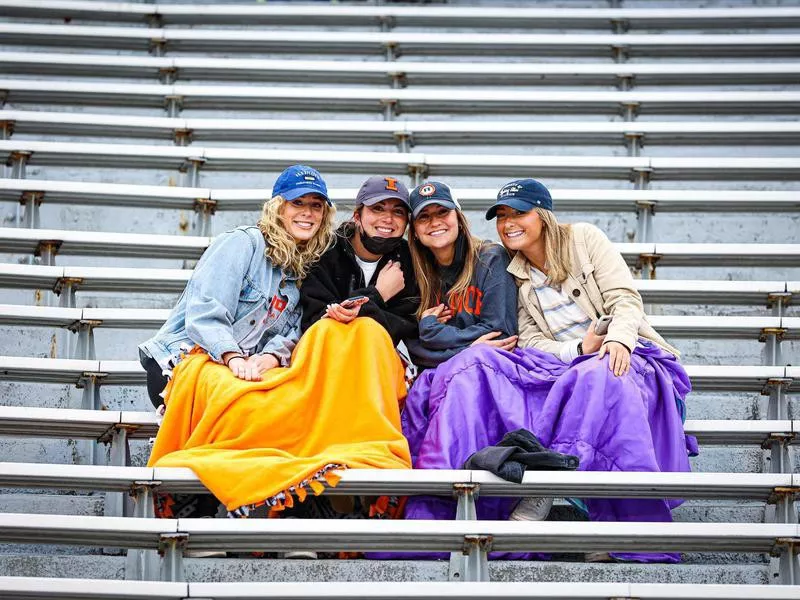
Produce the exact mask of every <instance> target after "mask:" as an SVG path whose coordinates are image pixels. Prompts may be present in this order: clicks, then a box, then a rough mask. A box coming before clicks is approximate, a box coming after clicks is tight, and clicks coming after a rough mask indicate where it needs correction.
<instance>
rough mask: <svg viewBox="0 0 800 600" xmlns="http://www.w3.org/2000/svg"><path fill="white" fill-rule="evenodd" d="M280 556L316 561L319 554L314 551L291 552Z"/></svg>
mask: <svg viewBox="0 0 800 600" xmlns="http://www.w3.org/2000/svg"><path fill="white" fill-rule="evenodd" d="M278 556H280V557H281V558H303V559H306V560H316V558H317V553H316V552H314V551H313V550H292V551H291V552H282V553H280V554H279V555H278Z"/></svg>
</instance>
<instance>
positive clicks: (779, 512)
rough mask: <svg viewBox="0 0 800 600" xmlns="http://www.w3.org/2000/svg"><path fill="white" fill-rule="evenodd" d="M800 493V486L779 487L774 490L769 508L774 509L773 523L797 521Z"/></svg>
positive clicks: (793, 522)
mask: <svg viewBox="0 0 800 600" xmlns="http://www.w3.org/2000/svg"><path fill="white" fill-rule="evenodd" d="M799 494H800V488H798V487H778V488H775V490H773V492H772V495H771V496H770V498H769V504H770V505H771V506H770V507H769V508H772V509H774V514H773V515H772V518H771V519H769V520H770V521H771V522H773V523H788V524H791V525H794V524H795V523H797V504H796V502H797V497H798V495H799Z"/></svg>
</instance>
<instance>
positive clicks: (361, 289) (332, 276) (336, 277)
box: [300, 222, 419, 345]
mask: <svg viewBox="0 0 800 600" xmlns="http://www.w3.org/2000/svg"><path fill="white" fill-rule="evenodd" d="M354 235H355V225H354V224H353V223H352V222H347V223H344V224H342V225H341V226H340V227H339V229H338V230H337V231H336V243H335V244H334V245H333V247H331V248H330V249H328V251H327V252H325V254H323V255H322V258H320V260H319V262H318V263H317V264H315V265H314V266H313V267H312V268H311V271H310V272H309V274H308V275H307V276H306V278H305V279H304V280H303V283H302V286H301V288H300V305H301V306H302V308H303V319H302V322H301V326H302V329H303V331H305V330H306V329H308V328H309V327H311V326H312V325H313V324H314V323H316V322H317V321H318V320H319V319H321V318H322V316H323V315H324V314H325V309H326V307H327V305H328V304H333V303H337V302H342V301H343V300H346V299H347V298H350V297H352V296H367V297H368V298H369V302H367V303H365V304H363V305H362V306H361V311H360V312H359V313H358V316H360V317H370V318H372V319H375V320H376V321H377V322H378V323H380V324H381V325H382V326H383V328H384V329H386V331H388V332H389V335H390V336H392V341H394V343H395V345H397V344H398V343H399V342H400V341H401V340H404V339H413V338H416V337H417V335H418V331H419V330H418V327H417V318H416V316H415V313H416V311H417V308H418V307H419V292H418V291H417V286H416V284H415V282H414V267H413V265H412V263H411V253H410V252H409V250H408V243H407V242H406V241H405V240H402V242H401V243H400V246H398V248H397V249H396V250H395V251H394V252H391V253H389V254H384V255H383V256H382V257H381V259H380V260H379V261H378V267H377V268H376V269H375V273H374V274H373V276H372V279H371V280H370V281H368V282H367V281H364V272H363V271H362V270H361V267H360V266H359V265H358V263H357V262H356V256H355V250H354V249H353V245H352V243H351V241H350V240H351V239H352V237H353V236H354ZM390 260H392V261H396V262H398V261H399V262H400V267H401V268H402V269H403V275H404V277H405V287H404V288H403V289H402V290H401V291H400V292H399V293H398V294H396V295H395V296H393V297H392V298H390V299H389V301H388V302H384V301H383V298H382V297H381V295H380V294H379V293H378V290H377V289H376V288H375V282H376V281H377V280H378V274H379V273H380V271H381V269H382V268H383V267H384V265H386V263H388V262H389V261H390Z"/></svg>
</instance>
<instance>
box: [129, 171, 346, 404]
mask: <svg viewBox="0 0 800 600" xmlns="http://www.w3.org/2000/svg"><path fill="white" fill-rule="evenodd" d="M335 212H336V209H335V208H334V206H333V203H332V202H331V201H330V199H329V198H328V191H327V187H326V185H325V181H324V180H323V179H322V176H321V175H320V174H319V172H318V171H316V170H315V169H312V168H310V167H306V166H303V165H295V166H292V167H289V168H288V169H286V170H285V171H284V172H283V173H282V174H281V175H280V177H278V179H277V181H276V182H275V186H274V187H273V190H272V198H271V199H270V200H268V201H267V202H265V203H264V207H263V210H262V214H261V219H260V220H259V222H258V226H257V227H256V226H243V227H237V228H236V229H234V230H232V231H228V232H226V233H223V234H222V235H220V236H219V237H218V238H217V239H216V240H215V241H214V243H213V244H212V245H211V246H210V247H209V248H208V250H206V252H205V253H204V254H203V257H202V258H201V259H200V262H198V264H197V267H196V268H195V269H194V272H193V273H192V276H191V279H189V283H187V284H186V289H184V291H183V294H181V297H180V299H179V300H178V303H177V305H176V306H175V308H174V309H173V310H172V313H170V316H169V318H168V319H167V321H166V323H164V325H163V326H162V327H161V329H160V330H159V332H158V333H157V334H156V335H155V337H153V338H151V339H150V340H148V341H146V342H145V343H143V344H141V345H140V346H139V359H140V361H141V363H142V366H143V367H144V368H145V370H146V372H147V391H148V394H149V396H150V401H151V402H152V403H153V405H154V406H155V407H157V408H159V410H163V408H160V407H163V404H164V400H163V398H162V392H163V390H164V387H165V386H166V385H167V382H168V379H167V378H168V376H171V373H172V369H173V367H175V366H176V365H177V363H178V362H179V361H180V360H181V357H182V355H184V354H185V353H187V352H189V351H190V350H191V349H192V348H193V347H195V346H199V347H200V348H201V349H203V350H204V351H205V352H207V353H208V355H209V356H210V357H211V359H212V360H214V361H216V362H218V363H223V364H225V365H226V366H227V367H228V368H229V369H230V370H231V371H232V372H233V374H234V375H235V376H236V377H238V378H240V379H245V380H247V381H256V380H259V379H261V374H262V373H264V372H266V371H268V370H269V369H271V368H273V367H277V366H282V367H285V366H288V365H289V360H290V358H291V354H292V350H293V349H294V346H295V344H296V343H297V340H298V339H299V337H300V316H301V309H300V306H299V291H298V287H297V286H298V281H299V280H302V278H303V277H304V276H305V274H306V272H307V271H308V269H309V267H310V266H311V264H313V263H314V262H316V261H317V260H319V257H320V256H321V255H322V254H323V253H324V252H325V250H326V249H327V248H328V246H329V245H330V243H331V241H332V239H333V226H332V224H333V216H334V214H335Z"/></svg>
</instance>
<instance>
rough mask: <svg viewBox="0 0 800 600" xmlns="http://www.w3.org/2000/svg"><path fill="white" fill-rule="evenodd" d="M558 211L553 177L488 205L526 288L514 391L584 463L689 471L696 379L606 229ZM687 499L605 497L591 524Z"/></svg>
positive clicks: (539, 430) (504, 191) (514, 186)
mask: <svg viewBox="0 0 800 600" xmlns="http://www.w3.org/2000/svg"><path fill="white" fill-rule="evenodd" d="M552 208H553V201H552V198H551V196H550V192H549V191H548V190H547V188H546V187H545V186H544V185H542V184H541V183H539V182H538V181H536V180H533V179H521V180H516V181H512V182H510V183H508V184H506V185H505V186H503V188H501V190H500V191H499V193H498V196H497V201H496V203H495V205H494V206H492V207H491V208H490V209H489V210H488V211H487V213H486V218H487V219H492V218H496V219H497V233H498V235H499V236H500V241H501V242H502V243H503V245H504V246H505V247H506V249H507V250H508V251H509V252H510V253H512V254H513V255H514V257H513V259H512V261H511V263H510V265H509V267H508V271H509V272H510V273H511V274H512V275H514V277H515V279H516V282H517V285H518V287H519V295H518V303H517V305H518V318H519V343H518V350H516V352H515V358H514V359H513V360H515V361H517V362H519V361H520V360H523V361H524V362H525V364H526V367H527V374H526V376H525V377H523V378H522V380H520V381H519V382H517V385H516V386H515V387H517V388H519V389H520V390H522V393H521V394H519V400H520V402H522V403H523V404H524V405H526V409H527V411H528V413H529V414H530V413H534V415H535V416H534V421H535V425H534V432H535V433H536V435H537V437H539V439H540V440H541V441H542V443H543V444H544V445H545V446H547V447H549V448H550V449H551V450H556V451H559V452H565V453H569V454H575V455H577V456H579V457H580V461H581V466H580V469H581V470H590V471H689V470H690V467H689V461H688V457H689V456H690V455H691V454H694V453H696V450H697V445H696V441H695V440H694V438H690V437H688V436H685V434H684V432H683V425H682V422H683V419H684V418H685V405H684V398H685V396H686V394H687V393H688V391H689V389H690V384H689V378H688V376H687V375H686V371H685V370H684V369H683V367H681V365H680V363H679V362H678V360H677V358H678V356H679V353H678V351H677V350H676V349H675V348H673V347H672V346H670V345H669V344H668V343H667V342H666V341H665V340H664V339H663V338H662V337H661V336H660V335H659V334H658V333H657V332H656V331H655V330H654V329H653V328H652V327H651V326H650V324H649V323H648V322H647V318H646V316H645V314H644V309H643V306H642V298H641V296H640V295H639V292H638V291H637V290H636V287H635V285H634V281H633V278H632V276H631V273H630V271H629V269H628V267H627V265H626V264H625V261H624V260H623V258H622V256H621V255H620V253H619V252H618V251H617V249H616V248H615V247H614V246H613V244H612V243H611V242H610V241H609V240H608V238H607V237H606V236H605V234H604V233H603V232H602V231H600V230H599V229H598V228H597V227H595V226H594V225H591V224H589V223H577V224H574V225H564V224H560V223H558V221H557V219H556V217H555V215H554V214H553V212H552ZM609 319H610V320H609ZM598 324H600V325H601V327H600V328H598ZM603 327H607V330H606V331H603V329H602V328H603ZM517 366H519V365H517ZM506 371H508V369H506ZM542 379H551V380H552V379H554V381H552V383H551V387H550V388H549V390H548V392H547V397H546V398H545V399H544V401H543V402H541V404H539V402H538V401H537V399H536V396H537V395H536V394H535V393H531V392H530V390H531V389H535V388H536V383H537V382H540V381H541V380H542ZM502 393H503V394H508V393H509V392H508V391H507V390H505V389H504V390H503V392H502ZM513 400H514V399H512V398H507V399H506V400H505V402H504V403H503V404H504V405H508V404H509V402H511V401H513ZM527 500H528V501H530V502H533V501H534V499H527ZM679 502H680V501H665V500H605V499H595V500H587V501H586V506H587V507H588V513H589V516H590V518H592V520H604V521H669V520H671V516H670V509H671V508H674V507H675V506H676V505H677V504H678V503H679ZM589 559H590V560H603V559H605V560H608V559H618V560H635V561H644V562H650V561H666V562H674V561H676V560H678V557H677V555H671V554H644V555H643V554H612V555H610V556H609V555H604V556H603V555H596V554H595V555H593V556H590V557H589Z"/></svg>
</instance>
